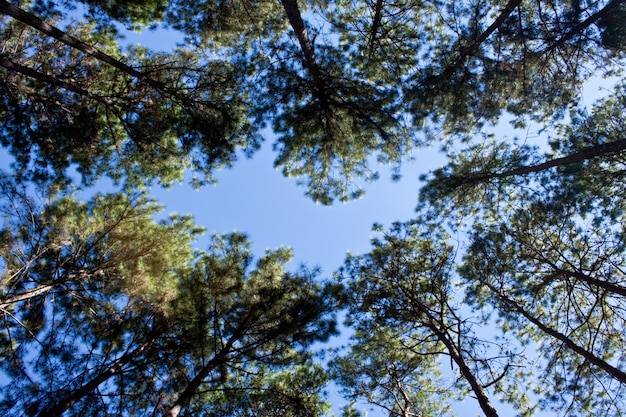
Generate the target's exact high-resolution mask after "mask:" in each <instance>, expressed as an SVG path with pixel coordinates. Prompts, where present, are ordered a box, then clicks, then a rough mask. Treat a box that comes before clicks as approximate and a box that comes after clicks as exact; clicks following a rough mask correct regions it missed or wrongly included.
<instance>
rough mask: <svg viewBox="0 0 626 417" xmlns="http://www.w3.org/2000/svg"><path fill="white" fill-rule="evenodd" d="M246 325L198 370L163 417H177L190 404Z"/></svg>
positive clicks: (229, 351)
mask: <svg viewBox="0 0 626 417" xmlns="http://www.w3.org/2000/svg"><path fill="white" fill-rule="evenodd" d="M246 324H247V323H246V322H245V321H244V323H242V324H241V325H240V326H239V328H238V329H237V330H236V331H235V333H233V335H232V336H231V337H230V338H229V339H228V342H227V343H226V344H225V345H224V346H223V347H222V348H221V349H220V350H219V352H217V353H216V354H215V356H213V358H212V359H211V360H210V361H209V362H207V363H206V364H205V365H204V366H203V367H202V369H200V371H199V372H198V373H197V374H196V376H194V377H193V379H192V380H191V381H189V383H188V384H187V386H186V387H185V389H184V390H183V392H181V393H180V394H179V395H178V398H177V399H176V401H174V403H173V404H172V406H171V407H170V408H169V410H168V411H167V412H166V413H165V415H164V417H178V415H179V414H180V412H181V411H182V410H183V407H186V406H187V405H188V404H189V403H190V402H191V398H192V397H193V396H194V395H195V393H196V391H197V390H198V388H200V385H202V383H203V382H204V380H205V379H206V377H207V376H209V374H210V373H211V371H212V370H213V369H215V367H217V366H219V365H221V364H223V363H224V362H226V360H227V358H228V355H229V353H231V349H232V347H233V345H234V344H235V342H236V341H237V340H239V338H240V337H241V336H242V335H243V333H244V329H245V327H246Z"/></svg>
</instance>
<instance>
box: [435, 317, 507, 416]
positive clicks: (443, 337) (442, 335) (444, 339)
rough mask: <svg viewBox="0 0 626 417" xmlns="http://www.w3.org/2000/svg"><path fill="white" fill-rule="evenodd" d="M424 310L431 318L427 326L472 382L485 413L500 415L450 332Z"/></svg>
mask: <svg viewBox="0 0 626 417" xmlns="http://www.w3.org/2000/svg"><path fill="white" fill-rule="evenodd" d="M424 312H425V313H426V314H427V316H428V320H429V323H428V324H427V326H428V327H429V328H430V330H431V331H432V332H433V333H434V334H435V335H436V336H437V338H438V339H439V341H441V343H443V344H444V345H445V346H446V348H447V349H448V353H449V354H450V357H451V358H452V360H453V361H454V362H455V363H456V364H457V366H458V367H459V370H460V371H461V375H462V376H463V378H464V379H465V380H466V381H467V382H468V383H469V384H470V387H471V388H472V391H473V392H474V395H476V399H477V400H478V404H479V405H480V408H481V409H482V410H483V413H485V416H486V417H498V412H497V411H496V409H495V407H494V406H493V404H492V403H491V401H490V400H489V395H488V394H487V392H486V391H485V389H484V387H483V385H482V384H481V383H480V381H479V380H478V378H476V375H474V373H473V372H472V370H471V369H470V368H469V366H467V363H466V362H465V359H464V358H463V355H462V354H461V352H460V351H459V350H458V349H457V347H456V345H455V344H454V342H453V341H452V340H451V339H450V337H449V335H448V333H447V332H446V331H445V330H442V329H441V328H440V327H439V325H438V320H437V319H436V318H435V317H433V316H432V315H431V314H430V312H429V311H428V310H426V309H424Z"/></svg>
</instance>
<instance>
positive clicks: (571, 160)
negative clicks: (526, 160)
mask: <svg viewBox="0 0 626 417" xmlns="http://www.w3.org/2000/svg"><path fill="white" fill-rule="evenodd" d="M624 150H626V139H620V140H616V141H614V142H608V143H603V144H600V145H596V146H592V147H589V148H585V149H583V150H582V151H580V152H576V153H574V154H571V155H567V156H564V157H561V158H555V159H551V160H549V161H546V162H543V163H541V164H537V165H531V166H521V167H518V168H515V169H512V170H510V171H506V172H502V173H500V174H493V177H496V178H502V177H510V176H514V175H526V174H530V173H533V172H540V171H545V170H546V169H550V168H554V167H558V166H567V165H574V164H578V163H580V162H583V161H586V160H589V159H593V158H597V157H599V156H609V155H613V154H616V153H619V152H623V151H624ZM485 177H489V175H487V176H485Z"/></svg>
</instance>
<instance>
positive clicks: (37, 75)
mask: <svg viewBox="0 0 626 417" xmlns="http://www.w3.org/2000/svg"><path fill="white" fill-rule="evenodd" d="M0 66H1V67H4V68H6V69H8V70H9V71H13V72H17V73H20V74H23V75H26V76H27V77H31V78H34V79H36V80H39V81H42V82H45V83H47V84H49V85H51V86H55V87H61V88H63V89H64V90H67V91H71V92H73V93H76V94H78V95H81V96H83V97H86V98H90V99H93V100H96V101H98V102H100V103H104V104H111V103H110V100H107V99H105V98H104V97H100V96H97V95H93V94H91V93H90V92H89V91H87V90H85V89H83V88H81V87H78V86H76V85H74V84H71V83H68V82H65V81H63V80H60V79H58V78H56V77H53V76H51V75H48V74H44V73H42V72H39V71H36V70H34V69H32V68H29V67H25V66H24V65H21V64H18V63H16V62H13V61H10V60H8V59H6V58H3V57H0Z"/></svg>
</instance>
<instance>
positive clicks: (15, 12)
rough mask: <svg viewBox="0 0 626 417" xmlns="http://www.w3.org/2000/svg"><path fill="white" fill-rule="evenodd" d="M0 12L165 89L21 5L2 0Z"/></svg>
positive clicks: (163, 86)
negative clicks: (17, 5)
mask: <svg viewBox="0 0 626 417" xmlns="http://www.w3.org/2000/svg"><path fill="white" fill-rule="evenodd" d="M0 13H2V14H5V15H7V16H11V17H13V18H14V19H16V20H19V21H20V22H22V23H24V24H26V25H28V26H30V27H32V28H34V29H36V30H38V31H39V32H41V33H44V34H46V35H48V36H51V37H53V38H54V39H56V40H58V41H61V42H63V43H64V44H66V45H67V46H70V47H72V48H74V49H77V50H79V51H81V52H84V53H86V54H88V55H91V56H93V57H94V58H96V59H97V60H99V61H101V62H104V63H107V64H109V65H111V66H112V67H114V68H116V69H118V70H120V71H122V72H124V73H126V74H128V75H130V76H133V77H135V78H138V79H140V80H142V81H145V82H146V83H148V84H149V85H150V86H152V87H153V88H155V89H157V90H164V89H165V85H164V84H163V83H161V82H159V81H156V80H153V79H151V78H150V77H148V76H147V75H145V74H144V73H142V72H140V71H137V70H136V69H134V68H133V67H131V66H129V65H126V64H124V63H123V62H121V61H119V60H117V59H115V58H113V57H112V56H111V55H108V54H105V53H104V52H101V51H99V50H97V49H96V48H94V47H93V46H91V45H88V44H86V43H85V42H83V41H81V40H80V39H77V38H75V37H73V36H72V35H69V34H67V33H66V32H64V31H62V30H60V29H58V28H56V27H54V26H52V25H50V24H48V23H46V22H45V21H44V20H43V19H41V18H39V17H37V16H35V15H34V14H32V13H29V12H27V11H25V10H22V9H20V8H19V7H15V6H13V5H12V4H10V3H8V2H7V1H6V0H0Z"/></svg>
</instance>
